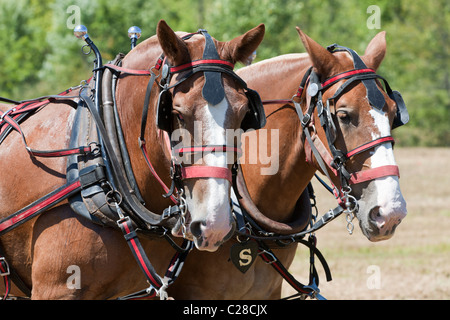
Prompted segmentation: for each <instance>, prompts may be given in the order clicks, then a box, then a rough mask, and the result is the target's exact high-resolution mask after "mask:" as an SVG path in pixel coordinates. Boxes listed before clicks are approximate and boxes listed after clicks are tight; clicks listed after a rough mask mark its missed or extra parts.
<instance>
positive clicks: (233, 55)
mask: <svg viewBox="0 0 450 320" xmlns="http://www.w3.org/2000/svg"><path fill="white" fill-rule="evenodd" d="M265 31H266V27H265V25H264V24H263V23H261V24H260V25H259V26H257V27H255V28H253V29H251V30H249V31H247V32H246V33H244V34H243V35H240V36H239V37H236V38H234V39H233V40H231V41H228V42H227V43H226V49H227V51H228V52H227V54H228V57H224V58H225V59H227V60H230V61H231V62H232V63H236V62H238V61H240V62H243V63H245V61H246V60H247V59H248V57H249V56H250V55H251V54H252V53H253V52H254V51H255V50H256V49H257V48H258V46H259V44H260V43H261V41H262V40H263V38H264V33H265Z"/></svg>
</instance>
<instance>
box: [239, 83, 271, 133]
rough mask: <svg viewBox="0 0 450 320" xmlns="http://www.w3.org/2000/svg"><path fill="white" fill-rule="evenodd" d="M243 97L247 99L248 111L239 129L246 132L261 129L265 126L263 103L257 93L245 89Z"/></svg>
mask: <svg viewBox="0 0 450 320" xmlns="http://www.w3.org/2000/svg"><path fill="white" fill-rule="evenodd" d="M245 95H246V96H247V99H248V109H249V110H248V111H247V114H246V115H245V116H244V119H243V120H242V123H241V129H242V130H244V131H247V130H249V129H255V130H258V129H261V128H263V127H264V126H265V125H266V114H265V112H264V107H263V103H262V101H261V97H260V96H259V94H258V92H256V91H255V90H252V89H249V88H247V89H246V91H245Z"/></svg>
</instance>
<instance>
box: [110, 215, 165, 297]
mask: <svg viewBox="0 0 450 320" xmlns="http://www.w3.org/2000/svg"><path fill="white" fill-rule="evenodd" d="M117 225H118V226H119V227H120V229H121V230H122V232H123V235H124V237H125V240H126V241H127V243H128V246H129V247H130V249H131V252H132V253H133V256H134V257H135V259H136V261H137V263H138V265H139V267H140V268H141V270H142V272H143V273H144V275H145V277H146V278H147V280H148V282H149V283H150V285H151V286H152V287H153V288H155V289H156V290H160V289H161V288H162V287H163V285H164V283H163V281H162V280H161V277H160V276H159V275H158V274H157V273H156V271H155V269H154V268H153V266H152V264H151V263H150V260H149V259H148V257H147V255H146V253H145V250H144V248H143V247H142V245H141V242H140V241H139V238H138V236H137V233H136V231H135V230H134V228H133V225H132V223H131V220H130V217H124V218H122V219H120V220H119V221H117Z"/></svg>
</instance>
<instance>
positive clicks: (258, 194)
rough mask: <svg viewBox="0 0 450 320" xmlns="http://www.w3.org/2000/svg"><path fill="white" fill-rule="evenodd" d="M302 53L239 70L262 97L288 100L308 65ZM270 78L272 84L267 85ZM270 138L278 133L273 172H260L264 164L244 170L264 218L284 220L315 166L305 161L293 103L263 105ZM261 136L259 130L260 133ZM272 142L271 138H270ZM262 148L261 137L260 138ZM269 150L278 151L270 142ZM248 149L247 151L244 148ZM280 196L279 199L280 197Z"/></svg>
mask: <svg viewBox="0 0 450 320" xmlns="http://www.w3.org/2000/svg"><path fill="white" fill-rule="evenodd" d="M310 65H311V64H310V61H309V58H308V56H307V55H305V54H292V55H284V56H280V57H277V58H273V59H269V60H266V61H263V62H260V63H257V64H255V65H253V66H250V67H248V68H244V69H242V70H241V71H240V72H239V73H240V75H241V76H242V77H243V78H244V80H245V81H246V82H247V85H248V87H249V88H252V89H254V90H256V91H258V92H259V94H260V96H261V99H262V100H263V101H264V100H273V99H290V98H291V97H292V96H293V95H294V94H295V93H296V92H297V89H298V86H299V85H300V82H301V80H302V78H303V75H304V74H305V72H306V71H307V69H308V68H309V67H310ZM268 81H270V83H271V84H274V85H271V86H268V85H267V82H268ZM264 109H265V112H266V116H267V124H266V126H265V127H264V129H262V130H266V133H267V137H268V139H267V140H269V141H270V139H271V138H273V136H274V134H276V132H278V140H279V143H278V146H277V147H278V148H279V152H278V155H279V158H278V159H279V160H278V162H279V165H278V170H277V171H276V172H274V173H275V174H270V175H261V172H262V171H261V170H263V169H264V167H267V165H262V164H260V163H258V164H256V165H255V164H243V165H242V167H243V173H244V176H245V179H246V182H247V185H248V189H249V193H250V195H251V197H252V200H253V201H254V202H255V204H256V205H257V206H258V208H259V209H260V211H261V212H263V213H264V214H265V215H267V217H269V218H271V219H273V220H277V221H286V220H289V218H290V216H291V215H292V213H293V212H294V209H295V205H296V203H297V200H298V199H299V198H300V196H301V194H302V192H303V191H304V189H305V188H306V186H307V185H308V183H309V181H310V180H311V178H312V176H313V175H314V172H315V169H314V168H313V167H311V166H310V165H309V164H308V163H307V162H306V157H305V150H304V145H303V141H302V139H301V137H302V127H301V125H300V121H299V118H298V116H297V113H296V111H295V108H293V106H292V105H288V104H278V105H265V106H264ZM259 136H260V137H261V133H259ZM272 142H273V140H272ZM258 143H259V149H261V143H263V141H262V139H259V141H258ZM271 148H272V151H270V148H268V152H271V154H272V155H273V154H276V153H277V150H276V149H274V147H273V145H272V144H271ZM246 152H248V150H246ZM280 199H282V200H280Z"/></svg>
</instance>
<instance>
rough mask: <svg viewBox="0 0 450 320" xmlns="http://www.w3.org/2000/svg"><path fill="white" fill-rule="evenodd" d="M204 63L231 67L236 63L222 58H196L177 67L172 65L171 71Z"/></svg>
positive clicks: (179, 70) (174, 71)
mask: <svg viewBox="0 0 450 320" xmlns="http://www.w3.org/2000/svg"><path fill="white" fill-rule="evenodd" d="M202 64H216V65H224V66H228V67H230V68H231V69H234V64H233V63H231V62H229V61H226V60H220V59H204V60H195V61H191V62H189V63H185V64H181V65H179V66H176V67H171V68H170V72H171V73H176V72H181V71H183V70H185V69H190V68H193V67H195V66H199V65H202Z"/></svg>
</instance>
